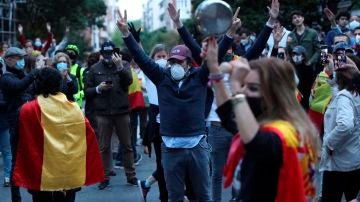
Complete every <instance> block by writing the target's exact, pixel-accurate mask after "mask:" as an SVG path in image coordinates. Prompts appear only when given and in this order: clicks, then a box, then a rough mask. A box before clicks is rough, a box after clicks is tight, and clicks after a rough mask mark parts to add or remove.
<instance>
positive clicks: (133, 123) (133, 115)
mask: <svg viewBox="0 0 360 202" xmlns="http://www.w3.org/2000/svg"><path fill="white" fill-rule="evenodd" d="M147 117H148V116H147V108H138V109H133V110H131V112H130V129H131V130H130V132H131V136H132V138H131V147H132V149H133V151H134V159H136V157H137V151H136V142H137V126H138V124H139V122H140V137H141V138H143V136H144V132H145V129H146V124H147ZM138 118H139V120H138ZM122 153H123V148H122V146H121V144H119V147H118V152H117V155H116V160H117V161H121V162H122Z"/></svg>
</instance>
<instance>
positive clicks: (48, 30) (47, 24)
mask: <svg viewBox="0 0 360 202" xmlns="http://www.w3.org/2000/svg"><path fill="white" fill-rule="evenodd" d="M46 30H47V32H51V24H50V23H49V22H47V23H46Z"/></svg>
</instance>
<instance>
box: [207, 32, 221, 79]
mask: <svg viewBox="0 0 360 202" xmlns="http://www.w3.org/2000/svg"><path fill="white" fill-rule="evenodd" d="M205 58H206V63H207V67H208V68H209V70H210V72H216V73H219V72H220V69H219V62H218V45H217V41H216V39H215V37H213V36H212V37H210V38H209V39H208V40H207V47H206V56H205Z"/></svg>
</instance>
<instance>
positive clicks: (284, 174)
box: [224, 120, 315, 202]
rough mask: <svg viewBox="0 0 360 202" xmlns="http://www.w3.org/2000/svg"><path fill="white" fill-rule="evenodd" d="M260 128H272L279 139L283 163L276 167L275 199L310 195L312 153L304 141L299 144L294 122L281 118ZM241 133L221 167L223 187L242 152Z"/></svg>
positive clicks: (296, 201) (300, 199)
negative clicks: (276, 184) (277, 171)
mask: <svg viewBox="0 0 360 202" xmlns="http://www.w3.org/2000/svg"><path fill="white" fill-rule="evenodd" d="M260 130H262V131H267V132H273V133H275V134H276V135H277V136H279V138H280V139H281V142H282V153H283V158H282V160H283V163H282V166H281V169H280V174H279V181H278V187H277V195H276V202H288V201H292V202H305V201H306V199H307V198H313V197H314V195H315V188H314V185H313V175H312V174H313V173H314V170H313V169H314V166H313V165H314V163H313V162H315V160H314V156H313V153H312V152H311V150H310V149H309V147H307V145H301V144H300V141H299V139H298V135H297V131H296V129H295V128H294V126H293V125H292V124H291V123H289V122H287V121H282V120H277V121H273V122H270V123H267V124H265V125H263V126H262V127H261V129H260ZM240 136H241V134H240V135H239V134H237V135H236V136H234V138H233V141H232V145H231V147H230V151H229V154H228V159H227V162H226V165H225V168H224V176H225V187H228V186H230V185H231V183H232V180H233V176H234V172H235V168H236V166H237V165H238V164H239V162H240V160H241V159H242V158H243V157H244V155H245V152H246V151H245V149H244V145H243V144H242V143H241V140H240Z"/></svg>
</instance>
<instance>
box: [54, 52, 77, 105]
mask: <svg viewBox="0 0 360 202" xmlns="http://www.w3.org/2000/svg"><path fill="white" fill-rule="evenodd" d="M53 67H54V68H56V69H57V70H58V71H59V72H60V73H61V76H62V78H63V79H62V83H61V88H60V89H61V92H62V93H64V94H65V95H66V97H67V99H68V100H69V101H73V102H74V101H75V99H74V94H76V93H77V92H78V85H77V79H76V77H75V76H73V75H71V74H70V67H71V60H70V58H69V56H68V55H67V54H65V53H61V52H59V53H57V54H56V55H55V57H54V61H53Z"/></svg>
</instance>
